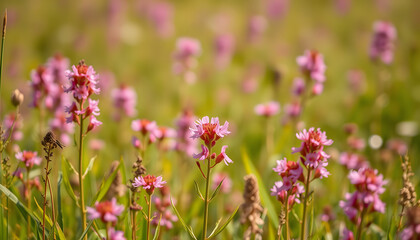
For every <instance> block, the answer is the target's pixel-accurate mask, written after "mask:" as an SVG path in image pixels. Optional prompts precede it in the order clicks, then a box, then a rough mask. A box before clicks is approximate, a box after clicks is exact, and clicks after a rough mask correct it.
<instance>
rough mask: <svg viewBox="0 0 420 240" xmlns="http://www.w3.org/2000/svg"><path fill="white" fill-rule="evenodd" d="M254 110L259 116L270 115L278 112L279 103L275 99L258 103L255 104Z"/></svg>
mask: <svg viewBox="0 0 420 240" xmlns="http://www.w3.org/2000/svg"><path fill="white" fill-rule="evenodd" d="M254 112H255V113H256V114H257V115H259V116H264V117H271V116H274V115H276V114H278V113H279V112H280V104H279V103H278V102H276V101H271V102H268V103H262V104H258V105H257V106H255V108H254Z"/></svg>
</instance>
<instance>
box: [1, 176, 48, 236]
mask: <svg viewBox="0 0 420 240" xmlns="http://www.w3.org/2000/svg"><path fill="white" fill-rule="evenodd" d="M0 191H2V192H3V193H4V195H6V196H7V197H8V198H9V199H10V201H12V202H13V203H14V204H15V205H16V207H17V209H18V210H19V212H20V213H21V214H22V216H23V217H24V218H25V220H26V219H27V218H28V216H30V218H31V219H32V221H31V222H30V223H27V224H32V225H33V226H34V227H35V228H34V229H35V230H37V231H39V230H41V232H42V227H41V222H40V221H39V220H38V219H37V218H36V217H35V215H34V214H33V213H32V211H31V210H29V209H28V208H26V207H25V206H24V205H23V204H22V202H20V201H19V199H18V198H17V197H16V195H14V194H13V193H12V192H11V191H10V190H9V189H7V188H6V187H5V186H3V185H1V184H0ZM46 235H48V233H47V234H46Z"/></svg>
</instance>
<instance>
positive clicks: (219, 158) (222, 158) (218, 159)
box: [216, 145, 233, 166]
mask: <svg viewBox="0 0 420 240" xmlns="http://www.w3.org/2000/svg"><path fill="white" fill-rule="evenodd" d="M227 147H228V146H227V145H224V146H222V151H221V153H220V154H219V155H218V156H217V157H216V164H218V163H220V162H221V161H225V164H226V166H228V165H229V163H233V161H232V159H230V158H229V157H228V156H227V155H226V148H227Z"/></svg>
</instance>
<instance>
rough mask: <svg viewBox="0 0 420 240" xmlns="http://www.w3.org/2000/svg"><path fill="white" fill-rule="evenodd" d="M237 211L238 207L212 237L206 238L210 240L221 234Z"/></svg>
mask: <svg viewBox="0 0 420 240" xmlns="http://www.w3.org/2000/svg"><path fill="white" fill-rule="evenodd" d="M238 209H239V206H238V207H237V208H236V209H235V211H234V212H233V213H232V215H230V217H229V218H228V220H227V221H226V222H225V223H224V224H223V225H222V226H221V227H220V228H219V229H218V230H217V231H216V232H214V234H213V235H210V236H209V237H208V239H212V238H214V237H216V236H217V235H219V234H220V233H221V232H223V230H224V229H225V228H226V226H227V225H228V224H229V223H230V221H232V219H233V217H235V215H236V213H237V212H238Z"/></svg>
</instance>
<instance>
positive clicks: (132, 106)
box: [111, 85, 137, 120]
mask: <svg viewBox="0 0 420 240" xmlns="http://www.w3.org/2000/svg"><path fill="white" fill-rule="evenodd" d="M111 97H112V100H113V104H114V107H115V109H116V114H115V119H117V120H120V119H121V115H122V114H125V115H126V116H128V117H132V116H134V115H135V114H136V104H137V94H136V92H135V91H134V89H133V88H131V87H128V86H126V85H121V86H120V87H119V88H116V89H114V90H112V92H111Z"/></svg>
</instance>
